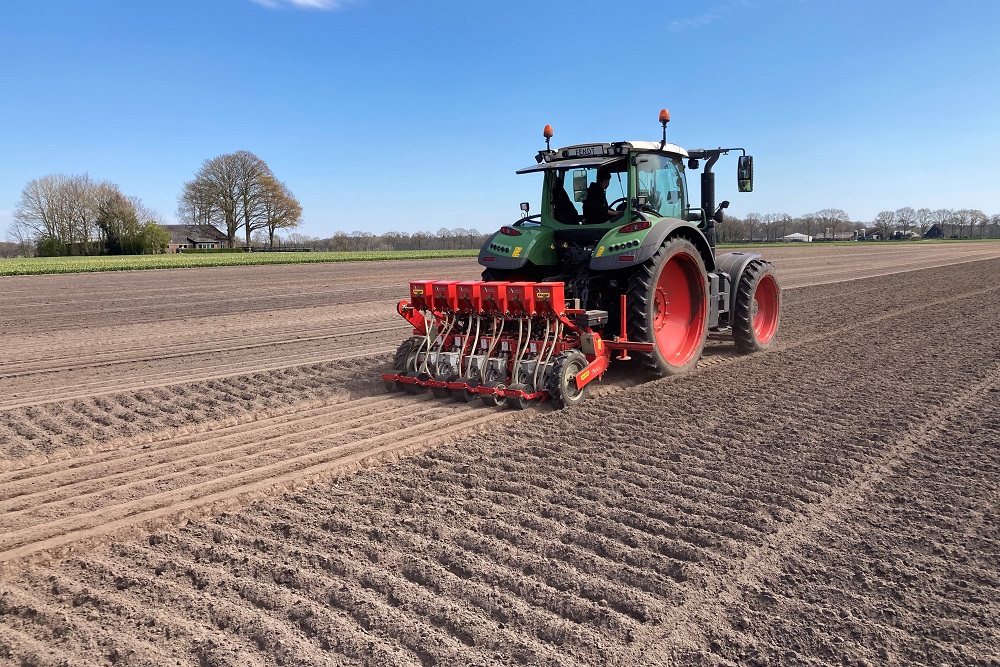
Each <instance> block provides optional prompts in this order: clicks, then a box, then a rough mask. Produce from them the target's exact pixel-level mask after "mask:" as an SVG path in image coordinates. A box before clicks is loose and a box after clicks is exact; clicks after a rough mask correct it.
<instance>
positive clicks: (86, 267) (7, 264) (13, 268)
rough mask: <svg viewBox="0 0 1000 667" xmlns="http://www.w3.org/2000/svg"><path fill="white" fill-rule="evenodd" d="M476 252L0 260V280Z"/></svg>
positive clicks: (473, 253)
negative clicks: (59, 274)
mask: <svg viewBox="0 0 1000 667" xmlns="http://www.w3.org/2000/svg"><path fill="white" fill-rule="evenodd" d="M478 254H479V251H478V250H396V251H383V252H289V253H281V252H273V253H271V252H252V253H251V252H248V253H237V254H190V255H186V254H183V253H181V254H170V255H119V256H114V257H29V258H24V259H0V276H28V275H40V274H46V273H90V272H94V271H138V270H143V269H188V268H203V267H210V266H252V265H258V264H314V263H320V262H371V261H383V260H395V259H438V258H443V257H475V256H477V255H478Z"/></svg>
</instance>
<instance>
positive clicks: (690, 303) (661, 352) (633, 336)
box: [626, 237, 708, 376]
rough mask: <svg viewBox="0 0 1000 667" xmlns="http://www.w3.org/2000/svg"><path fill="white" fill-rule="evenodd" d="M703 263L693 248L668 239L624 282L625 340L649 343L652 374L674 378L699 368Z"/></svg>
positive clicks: (704, 309)
mask: <svg viewBox="0 0 1000 667" xmlns="http://www.w3.org/2000/svg"><path fill="white" fill-rule="evenodd" d="M706 276H707V272H706V270H705V261H704V260H703V259H702V257H701V253H699V252H698V249H697V248H696V247H695V246H694V244H693V243H691V242H690V241H688V240H687V239H684V238H680V237H674V238H670V239H667V240H666V241H665V242H664V243H663V245H662V246H660V249H659V250H658V251H657V252H656V254H655V255H653V256H652V257H651V258H649V259H648V260H646V261H645V262H643V263H642V265H641V266H639V268H638V269H636V271H635V272H634V273H633V274H632V276H631V278H630V279H629V289H628V295H627V298H626V302H627V307H628V337H629V340H632V341H637V342H645V343H652V344H653V351H652V352H650V353H649V354H646V355H644V357H645V364H646V366H647V368H648V369H649V370H650V371H652V372H653V373H654V374H655V375H659V376H663V375H677V374H680V373H684V372H686V371H688V370H691V369H692V368H694V367H695V366H697V364H698V359H700V358H701V353H702V350H704V349H705V340H706V338H707V336H708V280H707V277H706Z"/></svg>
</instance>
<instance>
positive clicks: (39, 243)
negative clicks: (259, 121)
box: [0, 151, 302, 257]
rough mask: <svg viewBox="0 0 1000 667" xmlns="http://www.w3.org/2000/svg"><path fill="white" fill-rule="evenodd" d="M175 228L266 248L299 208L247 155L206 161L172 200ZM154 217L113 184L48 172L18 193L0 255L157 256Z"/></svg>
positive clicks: (163, 241) (162, 243)
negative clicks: (206, 230)
mask: <svg viewBox="0 0 1000 667" xmlns="http://www.w3.org/2000/svg"><path fill="white" fill-rule="evenodd" d="M177 215H178V218H179V219H180V221H181V222H182V223H186V224H196V225H213V226H215V227H216V228H217V229H222V230H224V231H225V232H226V234H227V236H228V239H229V246H230V247H236V246H237V245H238V244H239V245H242V242H239V243H238V240H237V235H238V234H239V233H240V232H242V233H243V235H244V238H245V240H246V243H247V244H249V243H250V240H251V237H252V236H253V235H254V234H257V233H262V234H264V236H265V238H267V240H268V241H269V242H270V243H271V244H272V245H273V243H274V240H275V234H276V232H277V231H278V230H285V229H290V228H294V227H296V226H297V225H298V224H299V223H300V222H301V220H302V206H301V205H300V204H299V202H298V200H297V199H296V198H295V196H294V195H293V194H292V192H291V191H290V190H289V189H288V186H287V185H285V184H284V183H282V182H281V181H279V180H278V179H276V178H275V176H274V173H273V172H272V171H271V169H270V167H268V165H267V163H266V162H264V161H263V160H261V159H260V158H259V157H257V156H256V155H254V154H253V153H250V152H249V151H238V152H236V153H230V154H227V155H220V156H218V157H215V158H212V159H210V160H206V161H205V163H204V164H203V165H202V167H201V169H199V170H198V172H197V173H196V174H195V177H194V179H193V180H191V181H189V182H187V183H185V184H184V187H183V189H182V191H181V194H180V196H179V197H178V211H177ZM162 224H163V219H162V217H161V216H160V215H159V214H158V213H157V212H156V211H153V210H152V209H150V208H148V207H147V206H145V205H144V204H143V203H142V201H141V200H140V199H139V198H138V197H128V196H125V195H124V194H123V193H122V191H121V189H120V188H119V186H118V185H116V184H114V183H111V182H110V181H97V180H95V179H93V178H91V176H90V175H89V174H83V175H76V176H66V175H63V174H50V175H48V176H42V177H41V178H36V179H34V180H31V181H29V182H28V183H27V185H25V186H24V188H23V189H22V190H21V197H20V199H19V200H18V202H17V205H16V206H15V209H14V215H13V222H12V223H11V224H10V226H9V227H8V229H7V242H5V243H4V244H2V245H0V256H15V257H16V256H23V257H28V256H31V255H33V254H37V255H42V256H59V255H122V254H124V255H140V254H153V253H160V252H165V251H166V250H167V246H168V245H169V243H170V234H169V233H168V232H167V231H166V230H165V229H163V228H162V227H161V225H162Z"/></svg>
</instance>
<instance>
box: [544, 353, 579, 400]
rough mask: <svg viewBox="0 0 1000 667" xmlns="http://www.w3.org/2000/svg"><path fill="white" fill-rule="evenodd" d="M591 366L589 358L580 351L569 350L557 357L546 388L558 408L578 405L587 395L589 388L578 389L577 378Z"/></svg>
mask: <svg viewBox="0 0 1000 667" xmlns="http://www.w3.org/2000/svg"><path fill="white" fill-rule="evenodd" d="M589 365H590V362H589V361H587V357H585V356H584V354H583V353H582V352H580V351H579V350H569V351H568V352H563V353H562V354H560V355H559V356H558V357H556V360H555V362H553V364H552V372H551V373H549V377H548V386H547V387H546V388H547V389H548V392H549V396H550V397H551V398H552V402H553V403H555V405H556V407H557V408H560V409H562V408H568V407H570V406H571V405H576V404H577V403H579V402H581V401H582V400H583V399H584V397H585V396H586V395H587V387H584V388H583V389H577V388H576V376H577V375H579V374H580V372H581V371H582V370H583V369H584V368H586V367H587V366H589ZM588 386H589V385H588Z"/></svg>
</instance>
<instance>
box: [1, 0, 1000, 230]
mask: <svg viewBox="0 0 1000 667" xmlns="http://www.w3.org/2000/svg"><path fill="white" fill-rule="evenodd" d="M998 32H1000V2H997V1H996V0H968V1H966V0H953V1H952V2H947V3H943V2H939V1H934V2H930V1H920V0H918V1H914V2H904V1H896V0H865V1H857V0H843V1H839V2H828V1H825V0H824V1H820V0H676V1H662V0H661V1H659V2H653V1H646V0H633V1H630V2H627V3H607V2H600V3H598V2H590V1H588V0H573V1H566V0H550V1H548V2H528V1H521V0H508V1H507V2H499V3H495V2H490V3H486V2H482V3H480V2H457V1H451V0H446V1H432V0H429V1H427V2H401V1H398V0H396V1H390V0H341V1H339V2H338V1H333V0H296V1H291V0H169V1H166V0H158V1H157V0H117V1H111V0H87V1H83V0H33V1H31V2H27V1H13V0H10V1H8V2H4V3H3V5H2V7H0V86H2V87H0V91H2V97H0V236H2V235H3V233H2V232H3V229H5V228H6V226H7V224H8V223H9V221H10V216H11V211H12V210H13V208H14V206H15V204H16V202H17V199H18V196H19V193H20V190H21V188H22V187H23V186H24V184H25V183H26V182H28V181H29V180H30V179H32V178H37V177H39V176H43V175H45V174H51V173H65V174H75V173H83V172H88V173H90V174H91V176H93V177H95V178H97V179H107V180H110V181H113V182H116V183H118V184H119V185H120V186H121V188H122V190H123V191H124V192H125V193H126V194H129V195H135V196H138V197H140V198H142V199H143V201H144V202H145V203H146V204H147V205H149V206H151V207H152V208H154V209H156V210H158V211H159V212H160V213H161V214H163V215H164V217H166V218H167V219H168V220H171V219H173V218H174V215H175V209H176V200H177V195H178V193H179V192H180V189H181V186H182V184H183V183H184V182H185V181H186V180H189V179H190V178H191V177H192V176H193V174H194V173H195V171H196V170H197V169H198V168H199V166H200V165H201V163H202V162H203V161H204V160H205V159H207V158H211V157H214V156H216V155H219V154H222V153H229V152H233V151H236V150H242V149H245V150H249V151H252V152H254V153H256V154H257V155H259V156H260V157H261V158H263V159H264V160H266V161H267V162H268V164H270V166H271V168H272V169H273V170H274V172H275V174H276V175H277V176H278V178H280V179H282V180H284V181H285V182H286V183H287V184H288V185H289V187H290V188H291V189H292V191H293V192H294V193H295V194H296V195H297V196H298V198H299V199H300V201H301V202H302V205H303V208H304V224H303V226H302V228H301V230H300V231H301V232H303V233H305V234H309V235H311V236H328V235H330V234H332V233H334V232H335V231H338V230H343V231H352V230H356V229H358V230H370V231H373V232H376V233H378V232H383V231H387V230H397V231H405V232H411V233H412V232H414V231H419V230H431V231H433V230H437V229H438V228H440V227H449V228H453V227H466V228H476V229H480V230H482V231H487V230H491V229H493V228H495V227H497V226H499V225H500V224H503V223H505V222H509V221H510V220H512V219H516V218H517V217H518V215H519V211H518V203H519V202H521V201H530V202H531V203H532V209H533V210H537V206H538V190H539V180H538V177H537V176H515V175H514V171H515V170H516V169H518V168H520V167H523V166H526V165H528V164H530V163H532V162H533V156H534V154H535V152H536V151H537V150H539V149H540V148H542V147H543V146H544V142H543V139H542V136H541V130H542V127H543V126H544V125H545V124H546V123H551V124H552V125H553V126H554V129H555V132H556V137H555V140H554V143H555V144H559V145H566V144H571V143H584V142H588V141H616V140H624V139H641V138H645V139H657V138H659V134H660V129H659V126H658V124H657V122H656V118H657V113H658V111H659V109H660V108H661V107H664V106H666V107H668V108H669V109H670V111H671V115H672V117H673V120H672V122H671V124H670V128H669V138H670V140H671V141H673V142H675V143H679V144H681V145H682V146H686V147H689V148H696V147H711V146H719V145H729V146H745V147H746V148H747V149H749V151H750V152H751V153H752V154H753V155H754V156H755V168H756V169H755V170H756V174H755V175H756V189H755V192H754V193H752V194H743V195H739V194H737V193H736V192H735V168H736V161H735V158H728V159H727V158H724V159H723V160H722V161H720V164H719V166H718V167H717V168H716V171H717V172H718V173H720V174H721V176H720V180H719V183H718V186H717V189H718V192H719V198H720V199H722V198H728V199H731V200H732V202H733V206H732V208H731V209H730V212H731V213H733V214H735V215H744V214H746V213H748V212H751V211H756V212H760V213H789V214H791V215H799V214H803V213H808V212H811V211H815V210H818V209H822V208H829V207H838V208H843V209H845V210H846V211H847V212H848V213H849V214H850V216H851V218H852V219H854V220H862V221H867V220H870V219H871V218H872V217H874V215H875V214H876V213H877V212H878V211H879V210H882V209H895V208H898V207H900V206H914V207H924V206H926V207H929V208H932V209H933V208H942V207H947V208H979V209H982V210H984V211H986V212H987V213H991V214H992V213H1000V187H998V182H1000V168H998V167H997V163H998V161H1000V126H998V120H1000V112H998V108H1000V105H998V102H1000V92H998V91H1000V39H998V37H997V36H998ZM693 180H695V181H696V179H693ZM692 185H693V186H694V187H693V188H692V189H693V191H696V189H697V187H696V182H695V183H692Z"/></svg>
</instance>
